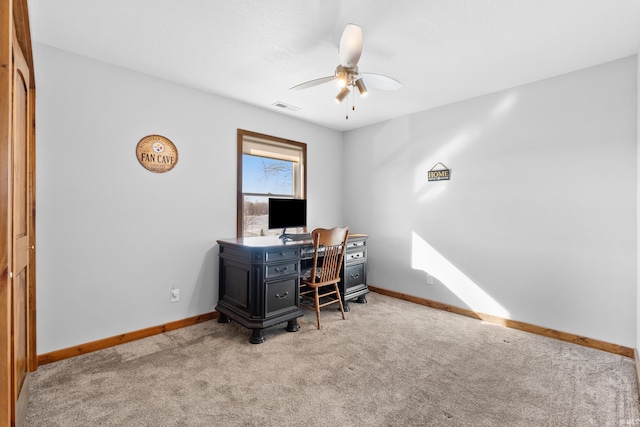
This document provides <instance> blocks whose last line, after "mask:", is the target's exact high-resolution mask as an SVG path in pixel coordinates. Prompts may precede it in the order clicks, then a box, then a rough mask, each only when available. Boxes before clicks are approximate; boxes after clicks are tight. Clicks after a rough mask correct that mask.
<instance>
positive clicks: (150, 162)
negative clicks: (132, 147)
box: [136, 135, 178, 173]
mask: <svg viewBox="0 0 640 427" xmlns="http://www.w3.org/2000/svg"><path fill="white" fill-rule="evenodd" d="M136 157H137V158H138V161H139V162H140V164H141V165H142V167H144V168H145V169H147V170H149V171H151V172H155V173H163V172H168V171H170V170H171V169H173V168H174V167H175V165H176V164H177V163H178V149H177V148H176V146H175V145H173V142H171V141H169V140H168V139H167V138H165V137H164V136H160V135H149V136H145V137H144V138H142V139H141V140H140V142H138V146H137V147H136Z"/></svg>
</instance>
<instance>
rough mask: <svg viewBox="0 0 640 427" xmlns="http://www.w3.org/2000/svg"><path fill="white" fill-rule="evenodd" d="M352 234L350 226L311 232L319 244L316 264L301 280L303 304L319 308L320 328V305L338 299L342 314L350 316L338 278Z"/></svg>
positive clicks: (317, 310) (315, 259) (313, 308)
mask: <svg viewBox="0 0 640 427" xmlns="http://www.w3.org/2000/svg"><path fill="white" fill-rule="evenodd" d="M348 236H349V230H348V228H347V227H343V228H338V227H336V228H332V229H326V228H316V229H315V230H313V231H312V232H311V238H312V239H313V244H314V248H315V251H314V255H313V266H312V267H311V271H310V272H309V275H308V277H305V278H303V279H302V280H301V282H300V305H301V306H302V307H307V308H310V309H312V310H315V312H316V318H317V319H318V329H320V308H321V307H324V306H327V305H330V304H335V303H338V304H339V305H340V312H341V313H342V318H343V319H344V320H346V317H345V315H344V307H343V306H342V298H340V290H339V289H338V282H339V281H340V269H341V268H342V258H343V257H344V252H345V250H346V248H347V237H348Z"/></svg>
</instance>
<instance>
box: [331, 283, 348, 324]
mask: <svg viewBox="0 0 640 427" xmlns="http://www.w3.org/2000/svg"><path fill="white" fill-rule="evenodd" d="M333 286H334V287H335V288H336V296H337V297H338V304H340V313H342V320H347V318H346V317H344V307H343V306H342V297H341V296H340V289H338V284H337V283H334V284H333Z"/></svg>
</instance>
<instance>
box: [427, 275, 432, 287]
mask: <svg viewBox="0 0 640 427" xmlns="http://www.w3.org/2000/svg"><path fill="white" fill-rule="evenodd" d="M427 285H433V276H432V275H430V274H428V273H427Z"/></svg>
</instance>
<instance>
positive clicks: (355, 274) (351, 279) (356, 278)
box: [344, 263, 366, 292]
mask: <svg viewBox="0 0 640 427" xmlns="http://www.w3.org/2000/svg"><path fill="white" fill-rule="evenodd" d="M365 266H366V264H364V263H361V264H355V265H350V266H348V267H347V268H346V269H345V270H344V289H345V292H346V291H347V290H348V289H349V288H352V287H354V286H357V285H361V284H364V283H365V280H366V279H365V276H364V275H365Z"/></svg>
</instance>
